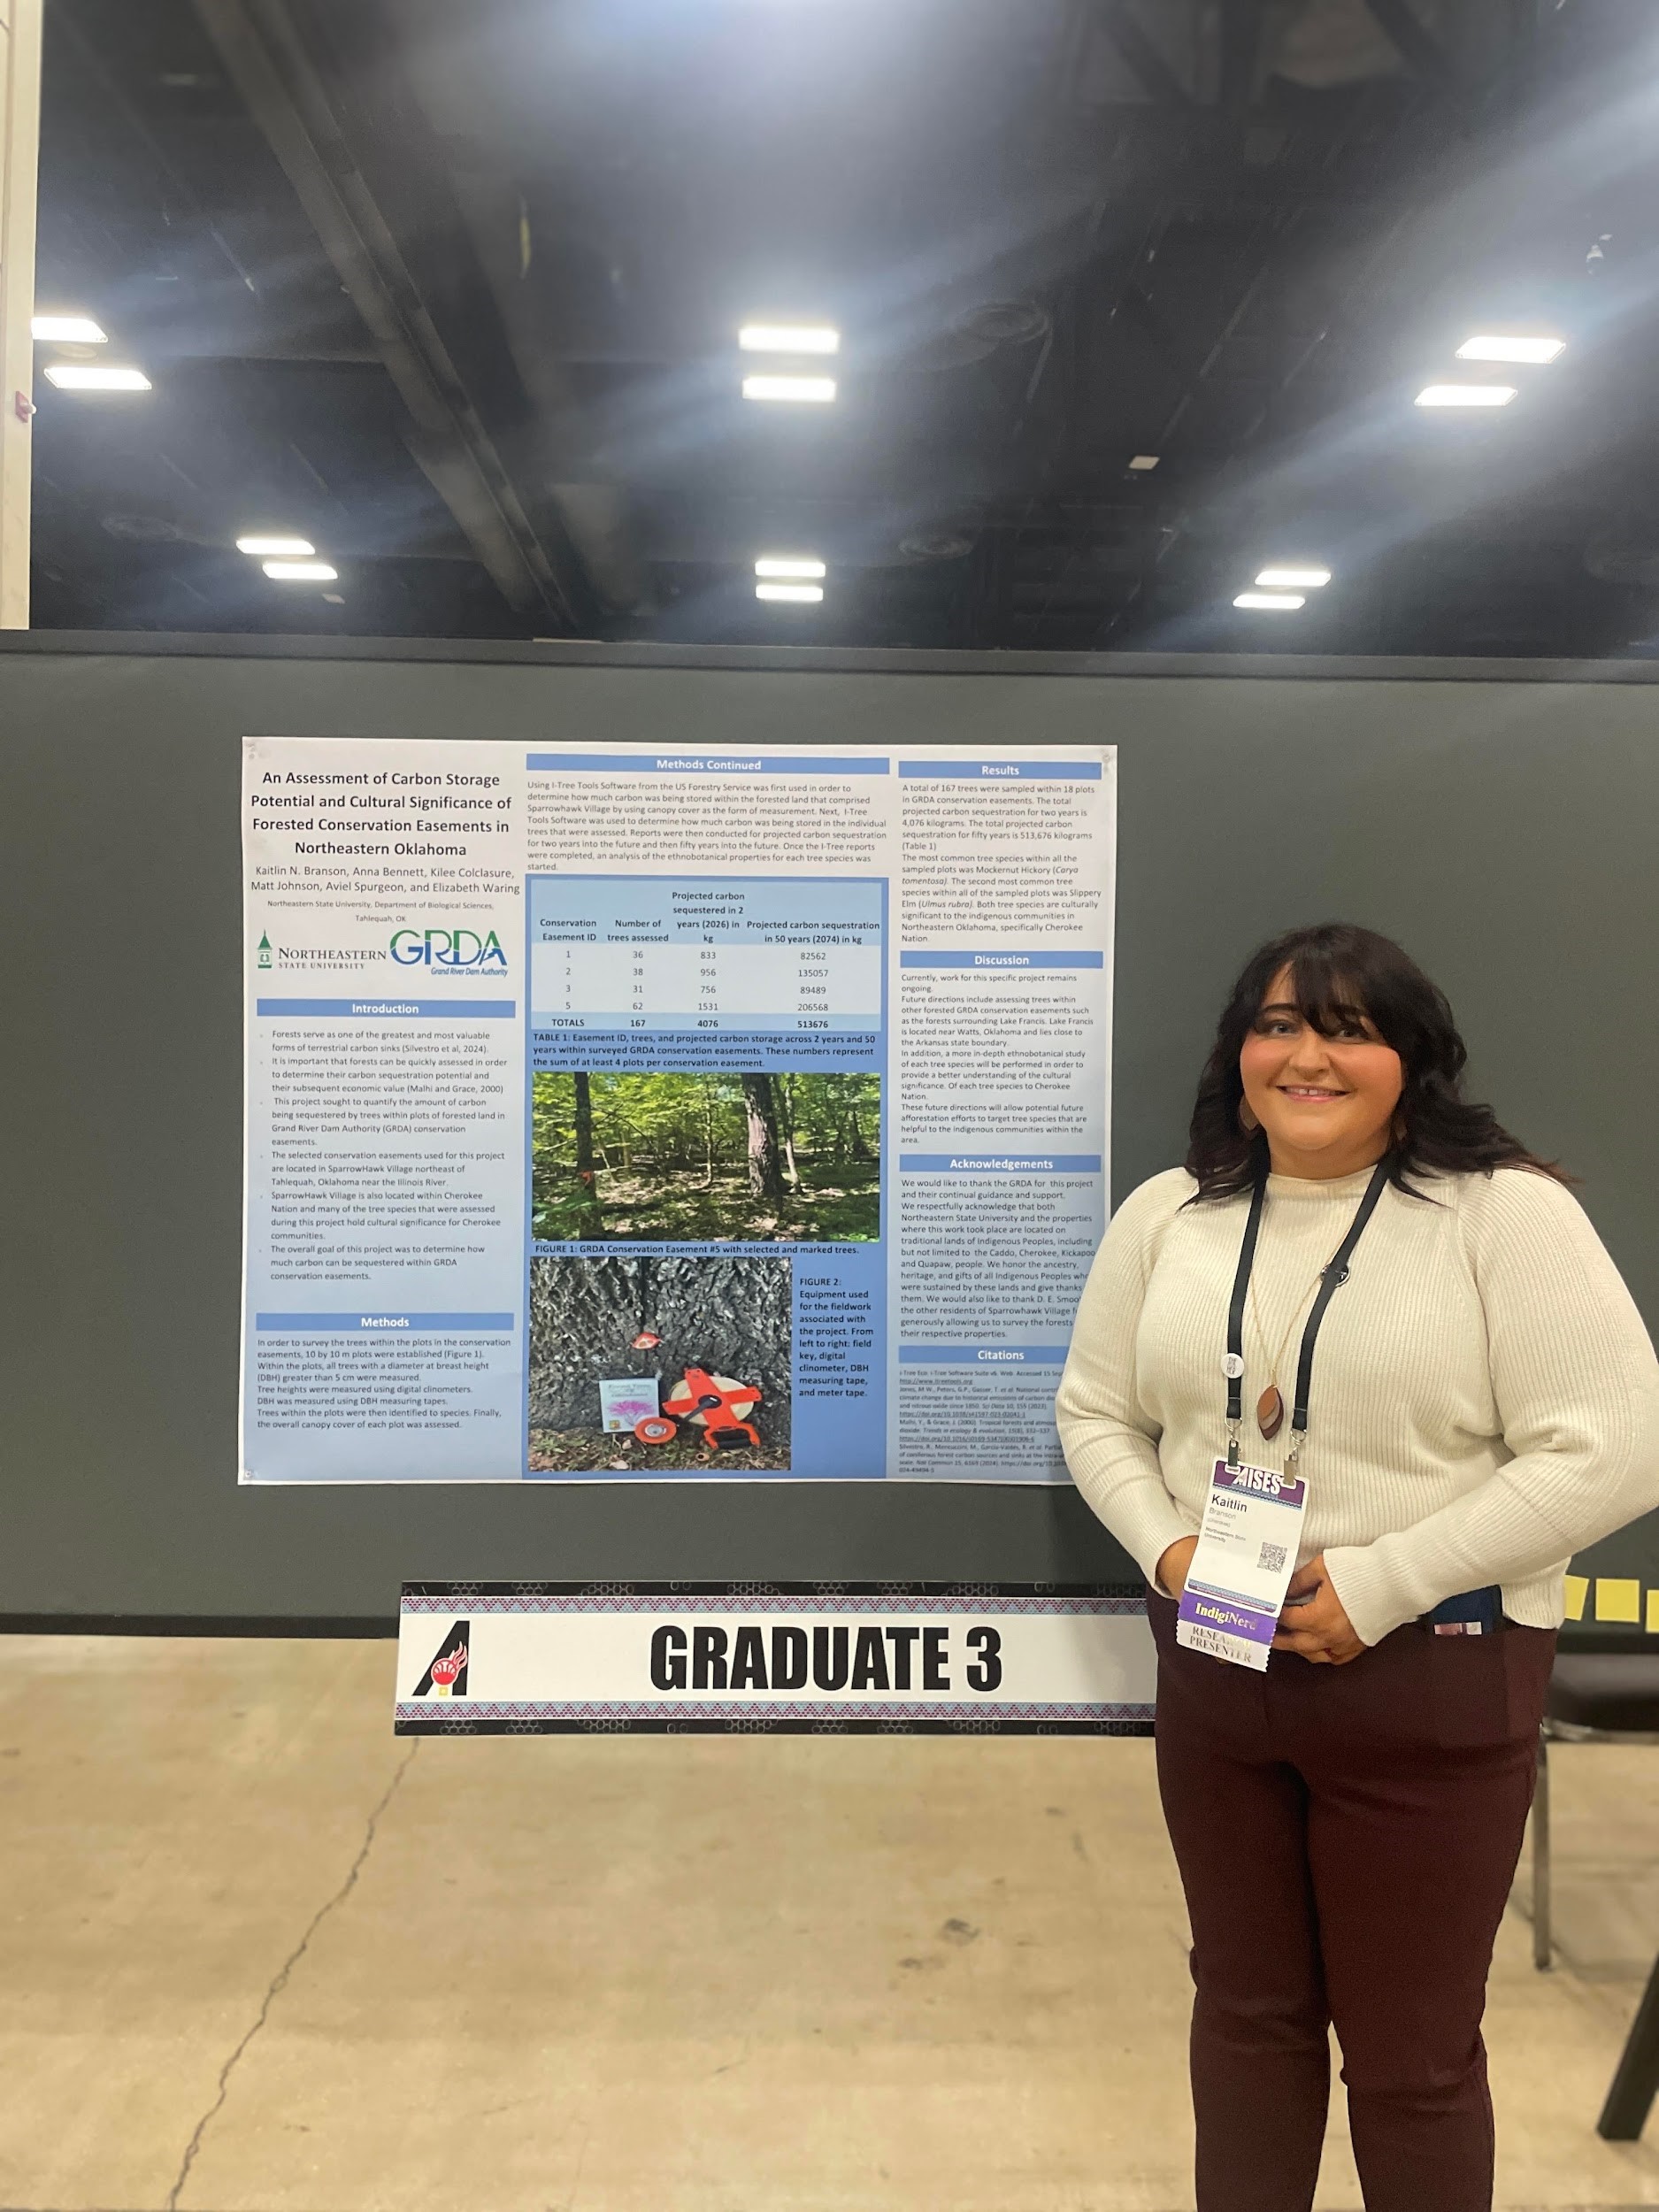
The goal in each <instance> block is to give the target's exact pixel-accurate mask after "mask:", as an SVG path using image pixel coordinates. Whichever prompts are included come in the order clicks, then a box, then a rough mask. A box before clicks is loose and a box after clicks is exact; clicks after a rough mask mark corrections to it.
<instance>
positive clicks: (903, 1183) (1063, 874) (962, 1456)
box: [888, 749, 1116, 1482]
mask: <svg viewBox="0 0 1659 2212" xmlns="http://www.w3.org/2000/svg"><path fill="white" fill-rule="evenodd" d="M896 765H897V774H898V790H899V795H900V809H899V815H900V838H901V846H900V881H901V885H902V892H901V897H900V901H899V918H898V932H897V934H898V954H897V959H898V987H899V988H898V1031H899V1037H900V1040H901V1048H900V1069H899V1083H898V1086H897V1088H898V1095H899V1107H898V1115H899V1121H898V1128H897V1131H896V1149H897V1177H896V1193H895V1212H896V1230H897V1233H896V1236H895V1249H894V1251H893V1254H892V1257H891V1261H890V1282H891V1290H890V1296H891V1301H892V1310H893V1312H894V1314H895V1321H896V1326H895V1330H894V1332H893V1343H892V1348H891V1352H890V1359H891V1363H892V1364H891V1393H890V1414H889V1436H888V1455H889V1461H890V1463H891V1465H892V1467H893V1470H894V1471H895V1474H897V1475H899V1476H901V1477H904V1478H907V1479H911V1480H916V1481H960V1480H964V1479H977V1480H991V1481H1002V1482H1063V1481H1064V1480H1065V1479H1067V1478H1066V1471H1065V1464H1064V1458H1063V1456H1062V1455H1061V1451H1060V1445H1059V1439H1058V1436H1057V1434H1056V1429H1055V1423H1054V1417H1053V1406H1054V1394H1055V1390H1056V1386H1057V1385H1058V1382H1059V1373H1060V1369H1061V1367H1062V1365H1063V1364H1064V1360H1065V1353H1066V1346H1067V1343H1068V1341H1069V1340H1070V1336H1071V1319H1072V1316H1073V1315H1074V1313H1075V1312H1076V1310H1077V1302H1078V1299H1079V1295H1080V1294H1081V1292H1082V1288H1083V1284H1084V1280H1085V1279H1086V1277H1087V1273H1088V1269H1089V1263H1090V1262H1091V1260H1092V1259H1093V1257H1094V1248H1095V1247H1096V1245H1097V1244H1098V1243H1099V1242H1100V1240H1101V1236H1102V1233H1103V1231H1104V1228H1105V1224H1106V1214H1107V1207H1108V1189H1107V1163H1108V1160H1109V1159H1110V1131H1109V1127H1108V1111H1109V1101H1110V1061H1111V965H1112V915H1113V892H1114V869H1113V860H1114V856H1115V850H1116V809H1115V790H1116V784H1115V771H1116V757H1115V755H1114V754H1112V753H1111V752H1110V751H1107V752H1101V753H1094V754H1093V755H1091V756H1085V755H1084V753H1083V752H1082V751H1081V749H1066V750H1065V751H1064V753H1063V754H1056V756H1053V757H1047V758H1044V757H1037V756H1034V755H1033V754H1029V753H1020V754H1013V755H995V756H991V757H973V758H963V759H949V758H947V757H942V756H940V755H930V756H927V757H916V756H901V757H899V759H898V761H897V764H896Z"/></svg>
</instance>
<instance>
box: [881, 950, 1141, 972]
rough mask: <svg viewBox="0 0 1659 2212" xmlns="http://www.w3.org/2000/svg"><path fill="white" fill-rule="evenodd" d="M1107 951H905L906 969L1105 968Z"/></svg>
mask: <svg viewBox="0 0 1659 2212" xmlns="http://www.w3.org/2000/svg"><path fill="white" fill-rule="evenodd" d="M1105 964H1106V956H1105V954H1104V953H1103V952H902V953H901V954H900V955H899V965H900V967H902V968H984V969H998V968H1103V967H1104V966H1105Z"/></svg>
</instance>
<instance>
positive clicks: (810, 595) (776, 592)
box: [755, 584, 824, 607]
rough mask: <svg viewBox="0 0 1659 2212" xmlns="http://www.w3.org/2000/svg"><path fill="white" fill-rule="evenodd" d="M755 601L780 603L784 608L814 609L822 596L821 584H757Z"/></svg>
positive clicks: (822, 588)
mask: <svg viewBox="0 0 1659 2212" xmlns="http://www.w3.org/2000/svg"><path fill="white" fill-rule="evenodd" d="M755 596H756V598H757V599H770V600H774V601H781V602H782V603H784V604H785V605H786V606H791V607H816V606H817V605H818V602H819V600H821V599H822V598H823V596H824V587H823V585H822V584H757V585H756V587H755Z"/></svg>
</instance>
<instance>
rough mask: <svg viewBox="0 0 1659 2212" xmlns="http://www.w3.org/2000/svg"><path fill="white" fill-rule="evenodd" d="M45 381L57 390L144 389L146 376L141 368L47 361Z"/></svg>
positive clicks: (148, 385)
mask: <svg viewBox="0 0 1659 2212" xmlns="http://www.w3.org/2000/svg"><path fill="white" fill-rule="evenodd" d="M46 377H47V381H48V382H49V383H51V384H56V385H57V387H58V390H59V391H60V392H147V391H149V390H150V379H149V378H148V377H147V376H146V375H145V374H144V372H143V371H142V369H104V368H90V367H83V366H82V365H81V363H80V362H79V361H50V362H49V363H48V364H47V367H46Z"/></svg>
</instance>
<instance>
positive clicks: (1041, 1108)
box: [242, 737, 1115, 1482]
mask: <svg viewBox="0 0 1659 2212" xmlns="http://www.w3.org/2000/svg"><path fill="white" fill-rule="evenodd" d="M244 756H245V757H244V785H243V845H244V853H245V863H246V872H245V881H246V922H247V928H246V955H245V957H246V970H247V1016H248V1018H247V1154H246V1159H247V1221H246V1241H245V1249H246V1271H245V1284H244V1315H243V1350H242V1479H243V1480H244V1481H253V1482H434V1481H437V1482H442V1481H521V1480H532V1481H559V1480H564V1481H595V1480H600V1481H625V1480H628V1479H640V1478H645V1479H687V1480H694V1481H695V1480H698V1479H724V1480H733V1479H747V1480H756V1479H758V1480H766V1479H791V1478H799V1479H807V1480H814V1481H823V1480H826V1479H837V1480H853V1481H858V1480H864V1481H870V1480H881V1479H909V1480H918V1481H940V1480H944V1481H949V1480H985V1481H1002V1482H1056V1481H1062V1480H1064V1463H1063V1462H1062V1460H1061V1457H1060V1454H1059V1448H1058V1444H1057V1441H1056V1436H1055V1429H1054V1421H1053V1415H1052V1406H1053V1398H1054V1391H1055V1386H1056V1382H1057V1380H1058V1376H1059V1368H1060V1364H1061V1363H1062V1361H1063V1359H1064V1351H1065V1345H1066V1340H1067V1336H1068V1333H1069V1330H1070V1326H1071V1315H1072V1312H1073V1310H1074V1309H1075V1307H1076V1303H1077V1299H1078V1295H1079V1291H1080V1290H1081V1288H1082V1285H1083V1279H1084V1277H1085V1275H1086V1274H1087V1269H1088V1264H1089V1261H1090V1259H1091V1257H1092V1256H1093V1253H1094V1247H1095V1245H1096V1243H1097V1242H1098V1241H1099V1239H1100V1235H1101V1233H1102V1228H1103V1226H1104V1223H1105V1217H1106V1208H1107V1187H1106V1170H1107V1161H1108V1156H1109V1151H1110V1141H1109V1132H1108V1127H1107V1102H1108V1097H1109V1087H1110V1038H1111V973H1112V943H1111V930H1112V910H1113V859H1114V844H1115V777H1114V756H1113V753H1112V751H1111V750H1110V749H1109V748H1104V747H1094V746H1088V747H1085V746H1056V747H1052V748H1049V749H1046V750H1043V751H1041V752H1038V751H1033V750H1025V749H1013V748H1009V749H989V750H987V749H982V748H978V749H973V750H972V751H969V750H968V749H964V750H963V752H962V753H961V755H960V756H959V757H958V756H957V755H956V753H954V752H953V751H950V750H949V749H943V748H940V747H936V746H935V747H925V748H924V747H918V748H914V749H902V748H880V749H878V748H874V747H868V746H849V747H847V748H845V749H841V750H836V751H833V752H830V751H823V750H807V749H803V750H799V751H795V752H791V751H789V750H788V749H787V747H786V746H783V745H781V744H780V749H779V750H778V751H777V752H775V753H771V752H767V753H749V754H744V753H737V752H732V753H729V754H727V753H719V752H695V753H694V752H674V751H671V750H653V749H649V748H646V747H643V746H630V747H626V748H621V749H611V750H607V751H595V750H590V749H584V748H582V747H580V746H579V745H553V744H546V745H540V744H534V743H532V744H511V745H510V744H505V743H496V742H477V743H466V742H453V743H452V742H448V741H442V740H420V741H404V740H390V739H388V740H380V741H373V740H335V739H325V738H286V737H270V738H250V739H248V740H247V741H246V743H245V748H244Z"/></svg>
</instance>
